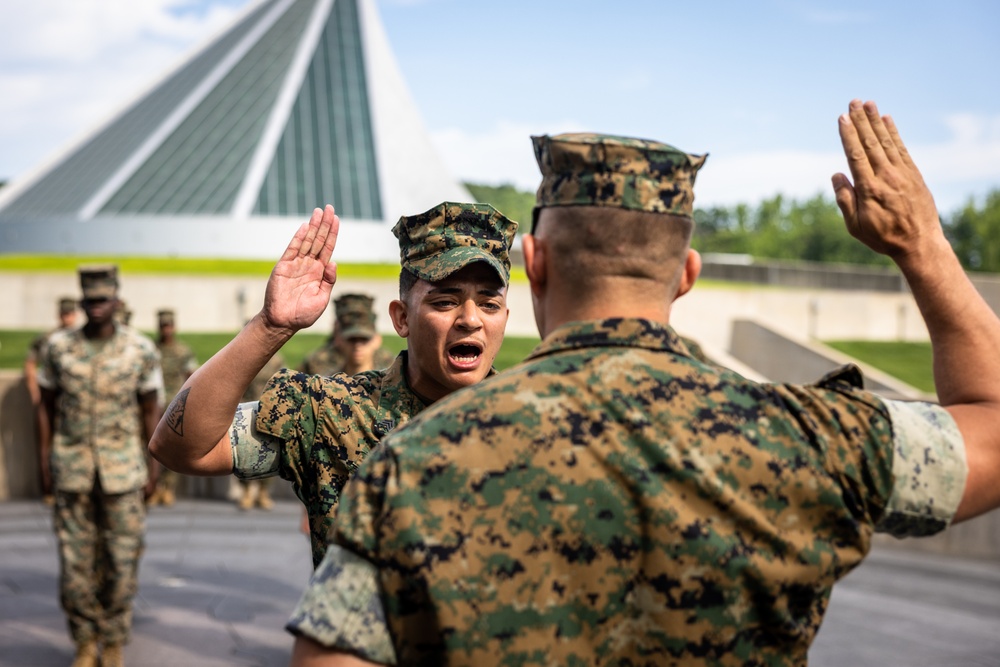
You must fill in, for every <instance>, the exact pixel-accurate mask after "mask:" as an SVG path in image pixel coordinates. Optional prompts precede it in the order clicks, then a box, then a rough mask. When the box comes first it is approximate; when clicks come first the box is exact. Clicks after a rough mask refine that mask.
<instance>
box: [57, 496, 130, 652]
mask: <svg viewBox="0 0 1000 667" xmlns="http://www.w3.org/2000/svg"><path fill="white" fill-rule="evenodd" d="M55 530H56V537H57V538H58V540H59V598H60V602H61V603H62V608H63V610H64V611H65V612H66V619H67V621H68V622H69V631H70V635H71V636H72V637H73V641H75V642H76V643H77V644H81V643H85V642H89V641H97V642H99V643H101V644H104V645H108V644H124V643H126V642H127V641H128V638H129V631H130V629H131V627H132V599H133V598H134V597H135V594H136V591H137V589H138V587H139V582H138V575H139V557H140V556H141V555H142V550H143V546H144V542H143V535H144V533H145V531H146V507H145V504H144V503H143V497H142V489H137V490H135V491H129V492H127V493H120V494H105V493H103V492H102V491H101V488H100V483H99V482H97V483H95V485H94V489H93V491H91V492H90V493H71V492H67V491H57V492H56V504H55Z"/></svg>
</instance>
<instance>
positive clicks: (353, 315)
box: [333, 294, 376, 338]
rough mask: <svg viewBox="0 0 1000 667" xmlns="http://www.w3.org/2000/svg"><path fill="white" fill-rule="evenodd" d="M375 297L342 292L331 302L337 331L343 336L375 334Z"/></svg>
mask: <svg viewBox="0 0 1000 667" xmlns="http://www.w3.org/2000/svg"><path fill="white" fill-rule="evenodd" d="M374 303H375V299H373V298H372V297H370V296H368V295H367V294H344V295H342V296H340V297H338V298H337V300H336V301H334V302H333V305H334V308H335V309H336V313H337V331H338V332H339V333H340V335H341V336H343V337H344V338H373V337H374V336H375V333H376V332H375V311H374V310H373V309H372V305H373V304H374Z"/></svg>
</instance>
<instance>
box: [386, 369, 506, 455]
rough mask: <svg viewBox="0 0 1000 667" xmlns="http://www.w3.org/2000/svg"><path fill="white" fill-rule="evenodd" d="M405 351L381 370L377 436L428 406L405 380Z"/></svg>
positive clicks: (494, 370)
mask: <svg viewBox="0 0 1000 667" xmlns="http://www.w3.org/2000/svg"><path fill="white" fill-rule="evenodd" d="M406 355H407V351H406V350H403V351H402V352H400V353H399V354H398V355H396V359H395V361H393V362H392V365H391V366H389V367H388V368H387V369H385V370H384V371H382V384H381V387H380V388H379V389H380V390H379V398H378V418H377V419H376V421H375V430H376V431H377V432H378V436H379V438H384V437H385V436H386V435H388V434H389V432H390V431H392V430H393V429H394V428H396V427H397V426H399V425H400V424H401V423H402V422H406V421H409V420H410V419H411V418H413V417H416V416H417V414H419V413H420V412H422V411H423V410H425V409H426V408H428V407H430V404H429V403H425V402H424V401H423V399H421V398H420V396H418V395H417V394H416V392H414V391H413V390H412V389H410V384H409V382H407V381H406V370H405V369H406V359H407V356H406ZM496 373H497V370H496V368H492V367H491V368H490V372H489V373H488V374H487V376H486V377H491V376H493V375H496Z"/></svg>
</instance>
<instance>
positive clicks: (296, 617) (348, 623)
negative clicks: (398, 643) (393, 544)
mask: <svg viewBox="0 0 1000 667" xmlns="http://www.w3.org/2000/svg"><path fill="white" fill-rule="evenodd" d="M285 628H286V629H287V630H288V631H289V632H291V633H292V634H295V635H303V636H306V637H309V638H310V639H312V640H314V641H315V642H317V643H319V644H321V645H323V646H326V647H328V648H333V649H337V650H340V651H345V652H347V653H352V654H354V655H357V656H360V657H362V658H364V659H366V660H370V661H372V662H378V663H381V664H384V665H395V664H396V650H395V648H394V647H393V645H392V638H391V636H390V634H389V628H388V625H387V624H386V618H385V609H384V608H383V606H382V597H381V594H380V587H379V582H378V568H376V567H375V566H374V565H373V564H372V563H370V562H368V561H367V560H365V559H363V558H361V557H360V556H358V555H357V554H354V553H353V552H351V551H348V550H346V549H344V548H342V547H340V546H338V545H336V544H333V545H331V546H330V548H329V549H327V552H326V556H325V557H324V558H323V562H322V563H320V566H319V567H318V568H317V569H316V571H315V572H313V575H312V578H311V579H310V581H309V587H308V588H307V589H306V592H305V594H304V595H303V596H302V599H301V600H300V601H299V604H298V606H296V608H295V611H294V612H293V613H292V618H291V619H290V620H289V621H288V624H287V625H286V626H285Z"/></svg>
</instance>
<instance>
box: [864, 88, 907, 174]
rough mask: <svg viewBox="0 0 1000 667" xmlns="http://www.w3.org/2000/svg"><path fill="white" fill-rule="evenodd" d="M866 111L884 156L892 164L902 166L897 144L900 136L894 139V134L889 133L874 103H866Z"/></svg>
mask: <svg viewBox="0 0 1000 667" xmlns="http://www.w3.org/2000/svg"><path fill="white" fill-rule="evenodd" d="M864 110H865V115H866V116H868V123H869V125H871V128H872V131H874V132H875V138H876V139H878V143H879V146H881V147H882V154H884V155H885V157H886V159H887V160H888V161H889V162H890V163H891V164H895V165H898V164H900V163H901V162H902V158H901V157H900V154H899V149H898V146H897V144H896V142H895V139H898V138H899V135H898V134H897V135H896V136H895V137H893V135H892V133H891V132H889V128H888V127H887V126H886V124H885V123H884V122H883V120H882V116H880V115H879V113H878V107H877V106H876V105H875V103H874V102H865V103H864Z"/></svg>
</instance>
